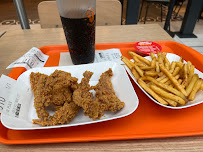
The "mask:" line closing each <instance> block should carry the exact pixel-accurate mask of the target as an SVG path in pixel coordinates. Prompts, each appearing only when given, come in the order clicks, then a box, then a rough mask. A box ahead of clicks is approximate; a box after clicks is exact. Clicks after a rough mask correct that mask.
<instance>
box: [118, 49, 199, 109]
mask: <svg viewBox="0 0 203 152" xmlns="http://www.w3.org/2000/svg"><path fill="white" fill-rule="evenodd" d="M128 54H129V55H130V56H132V58H133V60H134V62H132V61H130V60H129V59H128V58H126V57H125V56H122V57H121V60H122V61H123V62H124V63H125V64H126V66H127V67H128V68H129V69H130V70H131V72H132V74H133V75H134V77H135V79H136V80H137V82H138V83H139V85H140V86H141V87H142V88H143V89H144V90H145V91H146V92H148V93H149V94H150V95H151V96H152V97H153V98H154V99H156V100H157V101H158V102H160V103H161V104H164V105H169V106H173V107H176V106H181V105H185V104H186V103H187V102H188V101H193V100H194V98H195V95H196V93H197V92H198V91H199V90H203V80H202V79H201V78H199V76H198V75H197V74H194V69H195V66H194V65H192V63H191V62H190V61H188V62H187V63H186V64H184V60H183V58H182V57H181V58H180V60H179V61H178V62H175V61H173V62H172V63H170V62H169V60H168V59H167V57H166V55H167V53H165V52H163V53H161V52H157V57H156V56H155V55H154V53H152V52H151V54H150V56H151V59H152V60H151V61H149V60H147V59H146V58H144V57H142V56H140V55H138V54H136V53H134V52H131V51H129V52H128Z"/></svg>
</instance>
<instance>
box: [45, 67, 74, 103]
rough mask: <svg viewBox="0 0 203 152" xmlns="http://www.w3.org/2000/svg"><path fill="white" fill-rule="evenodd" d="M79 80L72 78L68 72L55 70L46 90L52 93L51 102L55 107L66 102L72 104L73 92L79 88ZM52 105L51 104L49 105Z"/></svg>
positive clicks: (48, 80)
mask: <svg viewBox="0 0 203 152" xmlns="http://www.w3.org/2000/svg"><path fill="white" fill-rule="evenodd" d="M77 81H78V79H77V78H75V77H71V74H70V73H68V72H64V71H60V70H55V71H54V73H52V74H51V75H50V76H49V77H48V79H47V82H46V86H45V87H46V90H47V91H49V92H50V94H51V99H50V102H51V103H53V104H55V105H63V104H64V103H65V102H71V100H72V98H71V96H72V94H73V91H74V90H75V89H76V88H77V85H78V84H77ZM48 104H50V103H48Z"/></svg>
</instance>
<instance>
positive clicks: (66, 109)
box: [33, 102, 81, 126]
mask: <svg viewBox="0 0 203 152" xmlns="http://www.w3.org/2000/svg"><path fill="white" fill-rule="evenodd" d="M80 109H81V108H80V107H79V106H77V105H76V104H75V103H74V102H70V103H65V104H64V105H63V106H62V107H61V108H60V109H59V110H57V111H56V112H55V113H54V115H53V116H50V118H49V119H47V120H40V119H34V120H33V123H34V124H40V125H42V126H55V125H59V124H65V123H69V122H70V121H71V120H72V119H73V118H74V117H75V116H76V115H77V113H78V112H79V110H80Z"/></svg>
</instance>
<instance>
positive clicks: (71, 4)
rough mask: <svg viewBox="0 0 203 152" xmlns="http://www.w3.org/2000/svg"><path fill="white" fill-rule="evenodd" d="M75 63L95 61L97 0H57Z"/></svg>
mask: <svg viewBox="0 0 203 152" xmlns="http://www.w3.org/2000/svg"><path fill="white" fill-rule="evenodd" d="M56 2H57V6H58V10H59V14H60V17H61V22H62V25H63V30H64V33H65V36H66V41H67V44H68V48H69V51H70V55H71V59H72V62H73V64H86V63H92V62H94V57H95V24H96V23H95V22H96V0H56Z"/></svg>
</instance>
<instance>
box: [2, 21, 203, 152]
mask: <svg viewBox="0 0 203 152" xmlns="http://www.w3.org/2000/svg"><path fill="white" fill-rule="evenodd" d="M143 40H149V41H173V39H172V38H171V37H170V36H169V35H168V34H167V33H166V32H165V31H164V30H163V29H162V28H161V27H160V26H158V25H152V24H147V25H125V26H124V25H122V26H120V25H119V26H103V27H99V26H98V27H96V43H119V42H135V41H143ZM62 44H66V41H65V37H64V33H63V30H62V29H38V30H16V31H9V32H7V33H6V34H5V35H4V36H3V37H2V38H1V39H0V56H1V60H0V74H8V73H9V72H10V70H6V69H5V68H6V67H7V66H8V65H9V64H10V63H11V62H13V61H14V60H16V59H18V58H19V57H20V56H22V55H23V54H24V53H25V52H27V51H28V50H29V49H30V48H31V47H33V46H35V47H41V46H46V45H62ZM202 150H203V136H192V137H179V138H159V139H139V140H123V141H103V142H82V143H58V144H41V145H40V144H39V145H12V146H11V145H10V146H9V145H3V144H0V151H2V152H4V151H6V152H8V151H15V152H18V151H19V152H20V151H25V152H26V151H29V152H30V151H34V152H38V151H44V152H46V151H47V152H48V151H156V152H157V151H198V152H199V151H202Z"/></svg>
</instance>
